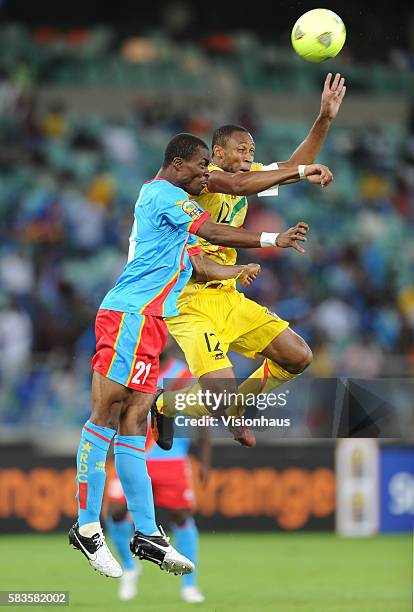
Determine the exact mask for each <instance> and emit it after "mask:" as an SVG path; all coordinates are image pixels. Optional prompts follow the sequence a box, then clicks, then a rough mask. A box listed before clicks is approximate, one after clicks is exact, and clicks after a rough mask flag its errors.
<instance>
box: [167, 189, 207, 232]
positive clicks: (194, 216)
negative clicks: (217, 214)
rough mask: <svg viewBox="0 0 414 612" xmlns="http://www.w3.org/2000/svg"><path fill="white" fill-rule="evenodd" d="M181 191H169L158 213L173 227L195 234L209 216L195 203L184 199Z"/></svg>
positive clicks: (184, 194)
mask: <svg viewBox="0 0 414 612" xmlns="http://www.w3.org/2000/svg"><path fill="white" fill-rule="evenodd" d="M186 196H187V194H186V193H185V191H183V190H182V189H179V188H177V189H174V190H171V192H170V194H168V197H163V199H162V201H161V202H160V207H161V210H160V211H159V212H160V213H161V215H162V216H163V218H164V219H166V220H167V221H168V223H170V224H171V225H174V226H175V227H180V228H183V229H184V228H185V229H186V230H187V232H190V234H196V233H197V231H198V230H199V228H200V227H201V225H202V224H203V223H204V221H205V220H206V219H207V217H209V216H210V213H209V212H207V211H204V210H203V209H202V208H201V207H200V206H199V205H198V204H197V202H194V201H193V200H189V199H186Z"/></svg>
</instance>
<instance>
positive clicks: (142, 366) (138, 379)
mask: <svg viewBox="0 0 414 612" xmlns="http://www.w3.org/2000/svg"><path fill="white" fill-rule="evenodd" d="M151 366H152V363H145V361H137V363H136V364H135V370H136V373H135V376H134V378H133V379H132V381H131V382H133V383H134V385H143V384H144V383H145V381H146V380H147V378H148V374H149V373H150V370H151Z"/></svg>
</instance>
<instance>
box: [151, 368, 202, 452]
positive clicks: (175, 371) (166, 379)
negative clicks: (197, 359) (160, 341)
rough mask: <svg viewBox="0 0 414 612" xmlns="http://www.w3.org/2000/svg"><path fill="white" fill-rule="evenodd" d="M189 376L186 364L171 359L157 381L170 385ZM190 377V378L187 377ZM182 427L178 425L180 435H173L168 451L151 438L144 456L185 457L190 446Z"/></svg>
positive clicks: (166, 385) (162, 384)
mask: <svg viewBox="0 0 414 612" xmlns="http://www.w3.org/2000/svg"><path fill="white" fill-rule="evenodd" d="M188 375H189V376H190V377H191V374H190V372H189V370H188V368H187V365H186V364H185V363H184V362H183V361H180V360H179V359H171V361H169V362H168V363H167V366H166V367H165V368H163V369H162V371H161V372H160V377H159V379H158V383H159V385H160V386H161V387H167V388H169V387H171V385H170V384H169V383H171V381H179V380H185V378H189V376H188ZM189 379H190V378H189ZM182 430H183V428H182V427H180V436H177V435H176V436H175V437H174V442H173V445H172V447H171V449H170V450H169V451H166V450H163V449H162V448H160V447H159V446H158V444H156V443H155V442H154V441H153V440H152V444H151V446H149V447H148V448H147V450H146V456H147V459H148V460H150V461H151V460H157V461H159V460H164V461H168V460H171V459H173V460H174V459H186V458H187V457H188V450H189V448H190V440H189V438H183V437H182V435H183V433H182ZM176 432H177V427H176Z"/></svg>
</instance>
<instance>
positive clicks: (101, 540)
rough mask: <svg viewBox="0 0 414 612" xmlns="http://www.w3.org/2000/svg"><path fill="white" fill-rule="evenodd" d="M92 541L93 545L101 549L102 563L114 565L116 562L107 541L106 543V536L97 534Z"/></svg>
mask: <svg viewBox="0 0 414 612" xmlns="http://www.w3.org/2000/svg"><path fill="white" fill-rule="evenodd" d="M92 540H93V543H94V544H95V546H96V547H97V550H98V549H101V551H100V555H101V559H102V561H104V562H106V563H108V562H110V563H113V562H116V561H115V559H114V557H113V555H112V553H111V551H110V550H109V548H108V546H107V545H106V541H105V536H104V534H103V533H95V535H94V536H92Z"/></svg>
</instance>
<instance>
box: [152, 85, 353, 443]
mask: <svg viewBox="0 0 414 612" xmlns="http://www.w3.org/2000/svg"><path fill="white" fill-rule="evenodd" d="M345 90H346V88H345V85H344V79H343V78H342V77H341V75H339V74H337V75H336V76H335V78H334V79H333V80H332V75H331V74H328V76H327V78H326V80H325V84H324V89H323V92H322V100H321V110H320V113H319V115H318V117H317V119H316V121H315V123H314V125H313V126H312V128H311V130H310V132H309V134H308V136H307V137H306V139H305V140H304V141H303V142H302V143H301V144H300V145H299V147H298V148H297V149H296V150H295V151H294V153H293V154H292V156H291V157H290V159H289V160H288V161H287V162H280V163H278V164H272V165H271V167H272V168H271V169H270V168H269V167H267V168H265V167H264V166H263V165H262V164H257V163H255V162H254V161H253V159H254V152H255V145H254V141H253V138H252V136H251V135H250V134H249V132H248V131H247V130H245V129H244V128H243V127H240V126H235V125H227V126H223V127H221V128H218V129H217V130H216V131H215V133H214V136H213V143H212V149H213V157H212V164H211V165H210V167H209V171H210V177H209V181H208V185H207V189H205V190H203V192H202V193H201V194H200V195H199V196H197V197H196V198H195V199H196V200H197V201H198V203H199V204H200V205H201V207H202V208H203V209H204V210H207V211H209V212H210V213H211V215H212V217H213V218H214V220H215V221H217V222H219V223H224V224H227V225H231V226H234V227H242V226H243V223H244V220H245V216H246V212H247V196H249V195H253V194H256V193H260V192H261V191H265V190H266V189H268V188H270V187H271V186H272V185H275V184H278V183H280V182H283V183H289V182H294V181H296V180H300V179H301V178H303V179H304V178H307V179H308V180H309V181H310V182H312V183H316V184H321V185H322V186H325V185H326V184H328V183H329V182H330V180H331V178H329V176H328V175H327V174H326V173H325V171H324V170H323V168H324V167H323V166H321V167H320V168H321V169H319V168H317V167H316V166H315V165H312V162H313V161H314V159H315V158H316V157H317V155H318V153H319V151H320V148H321V146H322V144H323V141H324V139H325V137H326V134H327V133H328V130H329V127H330V125H331V122H332V120H333V119H335V117H336V115H337V113H338V110H339V108H340V106H341V102H342V100H343V97H344V95H345ZM292 168H296V174H291V175H290V177H289V178H287V179H285V180H282V181H281V180H280V173H281V171H282V170H287V169H292ZM264 170H266V171H264ZM272 194H274V191H273V192H272ZM273 239H274V238H273ZM273 239H272V238H270V235H269V240H270V242H271V241H272V240H273ZM199 241H200V245H201V247H202V249H203V251H204V254H205V255H207V256H208V257H209V258H211V259H213V260H214V261H216V262H218V263H220V264H224V265H234V264H235V262H236V257H237V252H236V250H235V249H233V248H227V247H221V246H215V245H212V244H210V243H209V242H207V241H206V240H203V239H200V240H199ZM276 244H277V238H276ZM297 250H299V251H301V252H302V251H303V249H301V248H300V247H299V248H298V249H297ZM178 308H179V316H178V317H174V318H170V319H167V325H168V330H169V332H170V333H171V334H172V335H173V337H174V338H175V340H176V341H177V343H178V344H179V346H180V347H181V349H182V350H183V352H184V354H185V357H186V360H187V363H188V366H189V369H190V371H191V373H192V374H193V376H195V377H197V378H198V379H199V382H200V385H201V387H202V389H203V390H206V389H209V390H210V391H211V392H213V393H220V392H221V391H223V381H226V388H227V390H228V391H229V390H230V391H234V390H235V389H237V385H236V382H235V377H234V372H233V368H232V364H231V362H230V360H229V358H228V356H227V352H228V350H229V349H232V350H234V351H237V352H239V353H241V354H243V355H245V356H246V357H251V358H257V357H258V356H263V357H264V362H263V364H262V365H261V366H260V368H259V369H258V370H256V372H254V373H253V374H252V375H251V376H250V378H249V379H247V381H244V382H243V383H242V385H240V386H239V387H238V390H239V392H244V393H246V392H254V393H256V394H257V393H258V392H261V391H264V392H266V391H268V390H270V389H274V388H275V387H277V386H279V385H280V384H283V383H284V382H286V381H289V380H292V379H293V378H295V377H296V376H297V375H298V374H300V373H301V372H303V371H304V370H305V368H307V367H308V366H309V364H310V363H311V361H312V352H311V349H310V348H309V346H308V345H307V344H306V342H305V341H304V340H303V339H302V338H301V337H300V336H298V335H297V334H296V333H295V332H294V331H293V330H291V329H290V328H289V324H288V322H286V321H283V320H281V319H280V318H279V317H278V316H277V315H276V314H274V313H272V312H270V311H269V310H268V309H267V308H265V307H264V306H261V305H259V304H257V303H256V302H254V301H252V300H250V299H248V298H246V297H245V296H244V294H243V293H240V292H239V291H237V289H236V281H235V280H234V279H231V280H225V281H223V280H220V281H218V280H214V279H213V280H211V281H209V282H207V283H205V282H203V283H200V282H197V280H195V279H194V278H193V279H191V280H190V281H189V283H188V284H187V286H186V287H185V288H184V289H183V291H182V293H181V295H180V297H179V299H178ZM232 381H233V384H232ZM162 405H163V402H162V400H161V401H159V403H158V406H159V407H160V406H162ZM173 412H174V406H169V405H168V402H167V401H166V400H165V399H164V414H165V415H166V416H172V414H173ZM228 413H229V411H228ZM231 413H232V410H231V407H230V414H231ZM238 413H239V412H238V411H237V410H233V414H238ZM186 414H196V415H201V414H208V411H207V410H206V408H205V407H203V406H202V405H198V406H195V407H194V408H192V409H190V408H187V409H186ZM233 433H234V435H235V438H236V439H238V440H239V441H240V442H241V443H242V444H245V445H247V446H251V445H253V444H254V437H253V436H252V434H251V432H246V431H245V430H244V431H240V430H238V431H237V432H235V431H234V430H233Z"/></svg>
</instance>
